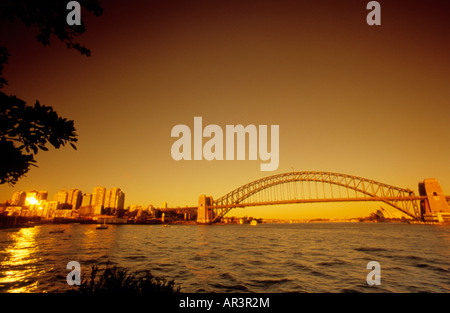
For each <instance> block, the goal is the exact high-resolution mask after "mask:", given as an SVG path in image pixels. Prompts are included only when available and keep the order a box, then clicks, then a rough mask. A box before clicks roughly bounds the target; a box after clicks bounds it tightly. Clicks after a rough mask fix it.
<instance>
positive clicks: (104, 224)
mask: <svg viewBox="0 0 450 313" xmlns="http://www.w3.org/2000/svg"><path fill="white" fill-rule="evenodd" d="M107 228H108V226H107V225H106V218H104V219H103V224H98V225H97V229H107Z"/></svg>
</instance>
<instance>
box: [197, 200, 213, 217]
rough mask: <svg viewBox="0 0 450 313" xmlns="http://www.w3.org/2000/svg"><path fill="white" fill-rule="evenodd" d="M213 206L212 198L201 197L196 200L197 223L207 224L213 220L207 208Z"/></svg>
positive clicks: (210, 211)
mask: <svg viewBox="0 0 450 313" xmlns="http://www.w3.org/2000/svg"><path fill="white" fill-rule="evenodd" d="M212 204H213V198H212V197H210V196H205V195H201V196H200V197H199V198H198V208H197V223H202V224H208V223H211V222H212V220H213V218H214V217H213V213H212V209H211V208H209V206H211V205H212Z"/></svg>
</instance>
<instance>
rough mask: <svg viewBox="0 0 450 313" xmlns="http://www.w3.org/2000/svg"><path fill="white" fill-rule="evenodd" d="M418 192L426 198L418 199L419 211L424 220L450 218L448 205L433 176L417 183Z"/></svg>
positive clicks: (431, 220) (432, 220) (438, 220)
mask: <svg viewBox="0 0 450 313" xmlns="http://www.w3.org/2000/svg"><path fill="white" fill-rule="evenodd" d="M419 194H420V195H421V196H426V197H427V199H425V200H422V201H420V213H421V216H422V218H423V220H424V221H426V222H444V220H450V207H449V205H448V203H447V199H446V198H445V195H444V192H443V191H442V188H441V185H440V184H439V182H438V181H437V180H436V179H434V178H428V179H425V180H424V181H423V182H420V183H419Z"/></svg>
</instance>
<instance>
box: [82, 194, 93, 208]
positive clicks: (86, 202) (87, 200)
mask: <svg viewBox="0 0 450 313" xmlns="http://www.w3.org/2000/svg"><path fill="white" fill-rule="evenodd" d="M91 201H92V194H90V193H85V194H84V195H83V200H81V206H88V205H91Z"/></svg>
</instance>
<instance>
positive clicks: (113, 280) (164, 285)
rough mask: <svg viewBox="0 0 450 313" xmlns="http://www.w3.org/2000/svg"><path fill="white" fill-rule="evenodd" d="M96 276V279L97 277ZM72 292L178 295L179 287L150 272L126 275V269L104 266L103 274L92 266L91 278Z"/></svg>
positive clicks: (83, 281)
mask: <svg viewBox="0 0 450 313" xmlns="http://www.w3.org/2000/svg"><path fill="white" fill-rule="evenodd" d="M97 276H98V277H97ZM73 291H74V292H79V293H104V294H109V293H122V294H123V293H133V294H149V293H178V292H180V288H179V287H175V282H174V281H173V280H167V279H165V278H158V277H155V276H153V275H152V274H151V273H150V271H144V272H135V273H128V272H127V270H126V269H119V268H118V267H117V266H113V267H109V266H108V265H107V266H106V268H105V270H103V272H101V273H100V272H99V269H98V267H97V266H95V265H94V266H92V270H91V277H90V279H88V280H85V279H84V278H83V280H82V282H81V285H80V286H77V287H76V289H74V290H73Z"/></svg>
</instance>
